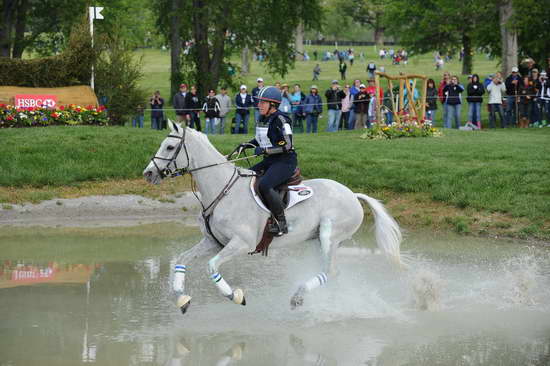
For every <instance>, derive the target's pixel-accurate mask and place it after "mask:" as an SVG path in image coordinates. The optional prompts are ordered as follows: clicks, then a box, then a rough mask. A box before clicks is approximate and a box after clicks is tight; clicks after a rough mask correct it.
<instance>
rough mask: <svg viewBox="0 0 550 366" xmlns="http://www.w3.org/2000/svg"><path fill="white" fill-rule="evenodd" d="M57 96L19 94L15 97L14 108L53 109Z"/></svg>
mask: <svg viewBox="0 0 550 366" xmlns="http://www.w3.org/2000/svg"><path fill="white" fill-rule="evenodd" d="M56 105H57V96H55V95H29V94H20V95H16V96H15V107H16V108H55V106H56Z"/></svg>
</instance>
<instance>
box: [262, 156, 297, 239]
mask: <svg viewBox="0 0 550 366" xmlns="http://www.w3.org/2000/svg"><path fill="white" fill-rule="evenodd" d="M295 170H296V166H294V165H291V164H284V163H274V164H272V165H271V166H269V168H268V169H267V170H266V172H265V174H264V175H263V176H262V178H261V179H260V185H259V189H260V193H261V194H262V196H263V197H264V199H265V200H266V203H267V205H268V208H269V209H270V210H271V213H273V216H274V217H275V220H276V221H277V227H273V228H270V230H269V231H270V232H272V233H274V234H277V236H280V235H283V234H286V233H288V228H287V225H286V218H285V211H284V205H283V202H282V200H281V197H280V195H279V193H277V192H276V191H275V187H277V186H278V185H280V184H282V183H284V182H286V181H287V180H288V179H289V178H290V177H291V176H292V174H294V171H295Z"/></svg>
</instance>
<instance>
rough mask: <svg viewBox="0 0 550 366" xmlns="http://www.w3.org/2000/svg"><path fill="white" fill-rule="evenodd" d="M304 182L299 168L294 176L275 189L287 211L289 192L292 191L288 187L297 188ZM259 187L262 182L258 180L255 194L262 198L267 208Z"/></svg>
mask: <svg viewBox="0 0 550 366" xmlns="http://www.w3.org/2000/svg"><path fill="white" fill-rule="evenodd" d="M260 176H261V175H260ZM302 180H304V177H302V171H301V170H300V168H298V167H297V168H296V170H294V174H292V176H291V177H290V178H288V180H287V181H286V182H284V183H283V184H280V185H278V186H277V187H275V190H276V191H277V192H279V195H280V196H281V200H282V201H283V204H284V206H285V209H286V208H287V207H288V197H289V195H288V192H289V191H290V189H289V188H288V187H289V186H297V185H299V184H300V183H302ZM259 186H260V180H259V179H257V178H256V180H255V181H254V192H255V193H256V195H257V196H258V197H260V199H261V200H262V202H263V204H264V205H265V206H266V207H267V204H266V202H265V199H264V198H263V197H262V194H261V192H260V190H259Z"/></svg>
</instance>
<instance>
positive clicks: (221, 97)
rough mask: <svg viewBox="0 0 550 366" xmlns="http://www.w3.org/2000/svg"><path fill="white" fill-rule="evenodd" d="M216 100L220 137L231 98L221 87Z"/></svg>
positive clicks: (229, 108)
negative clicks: (218, 105) (218, 112)
mask: <svg viewBox="0 0 550 366" xmlns="http://www.w3.org/2000/svg"><path fill="white" fill-rule="evenodd" d="M216 98H217V99H218V101H219V102H220V123H219V125H220V135H223V133H224V132H225V117H226V116H227V113H229V111H230V110H231V98H230V97H229V95H227V89H226V88H225V87H224V86H222V87H221V89H220V94H218V95H216Z"/></svg>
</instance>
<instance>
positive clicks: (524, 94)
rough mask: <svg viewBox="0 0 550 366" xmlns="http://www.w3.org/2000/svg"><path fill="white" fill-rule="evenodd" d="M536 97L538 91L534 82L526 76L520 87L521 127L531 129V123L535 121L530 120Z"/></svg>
mask: <svg viewBox="0 0 550 366" xmlns="http://www.w3.org/2000/svg"><path fill="white" fill-rule="evenodd" d="M535 95H536V90H535V86H534V83H533V81H532V80H531V79H530V78H529V76H524V77H523V78H522V80H521V83H520V84H519V87H518V98H519V101H518V103H519V116H520V123H519V127H523V128H525V127H529V124H530V123H533V122H534V121H533V120H531V119H530V117H531V115H532V109H533V104H534V103H533V100H534V98H535V97H534V96H535Z"/></svg>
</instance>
